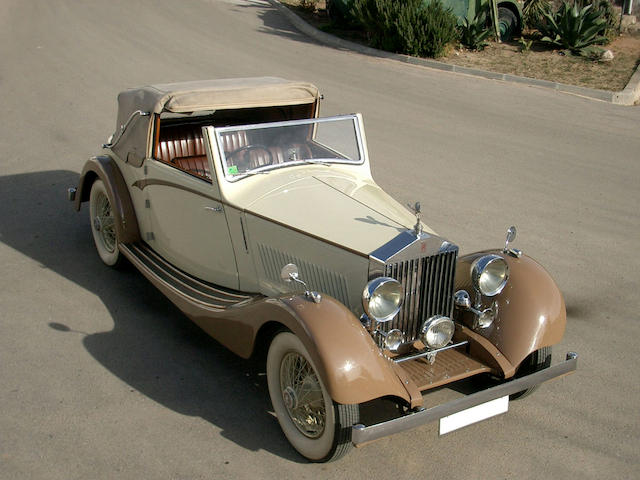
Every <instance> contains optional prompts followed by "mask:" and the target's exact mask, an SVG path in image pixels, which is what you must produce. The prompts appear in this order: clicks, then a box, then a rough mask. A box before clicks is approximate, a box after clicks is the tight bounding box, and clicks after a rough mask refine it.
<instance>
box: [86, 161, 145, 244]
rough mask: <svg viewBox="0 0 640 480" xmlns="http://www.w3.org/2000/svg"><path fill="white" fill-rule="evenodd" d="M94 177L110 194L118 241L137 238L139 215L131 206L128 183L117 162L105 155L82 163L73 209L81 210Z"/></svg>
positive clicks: (133, 240) (135, 240) (131, 241)
mask: <svg viewBox="0 0 640 480" xmlns="http://www.w3.org/2000/svg"><path fill="white" fill-rule="evenodd" d="M96 178H99V179H100V180H102V182H103V183H104V186H105V188H106V189H107V192H108V194H109V199H110V200H111V203H112V208H113V215H114V217H115V220H116V232H117V234H118V241H119V242H120V243H123V244H127V243H133V242H137V241H139V240H140V230H139V229H138V219H137V217H136V212H135V210H134V209H133V203H132V202H131V196H130V195H129V190H128V189H127V184H126V183H125V181H124V177H123V176H122V173H121V172H120V169H119V168H118V166H117V165H116V162H115V161H114V160H113V158H111V157H110V156H108V155H100V156H96V157H91V158H90V159H89V160H87V162H86V163H85V165H84V168H83V169H82V173H81V174H80V180H79V182H78V191H77V193H76V199H75V208H76V210H78V211H79V210H80V206H81V204H82V202H87V201H88V200H89V194H90V193H91V185H92V184H93V182H94V181H95V180H96Z"/></svg>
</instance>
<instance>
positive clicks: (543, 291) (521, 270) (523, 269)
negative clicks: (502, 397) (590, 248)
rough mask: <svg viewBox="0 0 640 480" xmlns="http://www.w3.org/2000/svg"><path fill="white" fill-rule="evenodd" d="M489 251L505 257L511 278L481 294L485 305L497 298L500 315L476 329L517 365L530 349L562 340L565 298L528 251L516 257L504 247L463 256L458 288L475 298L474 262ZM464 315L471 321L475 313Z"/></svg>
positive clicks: (458, 268)
mask: <svg viewBox="0 0 640 480" xmlns="http://www.w3.org/2000/svg"><path fill="white" fill-rule="evenodd" d="M487 254H495V255H499V256H501V257H502V258H504V259H505V261H506V262H507V264H508V265H509V281H508V282H507V285H506V286H505V288H504V289H503V290H502V292H501V293H500V294H498V295H496V296H495V297H492V298H488V297H482V299H483V303H482V308H487V307H489V306H490V305H491V303H492V302H493V301H494V300H495V301H496V302H497V304H498V317H497V318H496V320H495V321H494V322H493V324H492V325H491V326H489V327H488V328H486V329H477V330H476V332H477V333H478V334H480V335H481V336H482V337H484V338H486V339H488V340H489V341H490V342H491V343H492V344H493V345H495V347H496V348H497V349H498V351H499V353H501V354H502V355H504V357H505V358H506V359H507V360H508V362H509V363H510V364H511V365H513V366H515V367H516V368H517V366H518V365H519V364H520V363H521V362H522V361H523V360H524V359H525V358H526V357H527V356H528V355H529V354H530V353H532V352H534V351H536V350H538V349H540V348H542V347H548V346H551V345H554V344H556V343H558V342H560V340H562V336H563V335H564V330H565V326H566V323H567V315H566V309H565V304H564V298H563V297H562V293H560V290H559V289H558V287H557V285H556V283H555V282H554V281H553V279H552V278H551V275H549V273H547V271H546V270H545V269H544V268H543V267H542V266H541V265H540V264H539V263H537V262H536V261H535V260H533V259H532V258H531V257H528V256H526V255H522V256H521V257H520V258H515V257H512V256H511V255H508V254H505V253H503V252H502V251H501V250H488V251H484V252H477V253H472V254H469V255H465V256H463V257H460V259H459V260H458V265H457V269H456V290H459V289H464V290H466V291H467V292H469V295H471V298H472V300H473V299H474V298H475V291H474V289H473V286H472V284H471V275H470V270H471V264H472V263H473V261H474V260H475V259H477V258H479V257H481V256H483V255H487ZM462 318H463V320H464V321H465V322H464V323H465V324H467V325H469V323H468V321H470V320H471V319H472V318H473V317H472V314H470V313H468V312H467V313H464V314H463V317H462ZM503 373H504V374H505V376H507V377H508V376H511V375H512V372H508V371H507V372H503Z"/></svg>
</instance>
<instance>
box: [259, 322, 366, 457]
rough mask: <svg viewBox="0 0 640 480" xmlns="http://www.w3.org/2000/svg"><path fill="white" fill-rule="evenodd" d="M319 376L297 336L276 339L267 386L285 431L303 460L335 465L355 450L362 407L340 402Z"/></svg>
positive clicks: (269, 359) (276, 337) (281, 336)
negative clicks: (355, 428) (353, 432)
mask: <svg viewBox="0 0 640 480" xmlns="http://www.w3.org/2000/svg"><path fill="white" fill-rule="evenodd" d="M316 372H317V369H316V368H315V366H314V364H313V362H312V360H311V357H310V355H309V353H308V352H307V349H306V348H305V347H304V345H303V344H302V342H301V341H300V339H299V338H298V337H296V336H295V335H294V334H293V333H291V332H281V333H279V334H278V335H276V336H275V338H274V339H273V341H272V342H271V345H270V346H269V353H268V354H267V383H268V385H269V395H270V396H271V403H272V405H273V409H274V411H275V412H276V416H277V417H278V422H279V423H280V427H281V428H282V431H283V432H284V434H285V436H286V437H287V440H289V443H291V445H292V446H293V448H295V449H296V450H297V451H298V453H300V454H301V455H302V456H304V457H306V458H307V459H309V460H311V461H313V462H329V461H332V460H336V459H338V458H340V457H342V456H343V455H345V454H346V453H347V452H348V451H349V450H350V449H351V446H352V444H351V427H352V426H353V425H354V424H356V423H358V421H359V408H358V405H341V404H338V403H335V402H334V401H333V400H332V399H331V397H330V396H329V393H328V392H327V389H326V388H325V386H324V384H323V383H322V380H321V379H320V377H319V376H318V374H317V373H316Z"/></svg>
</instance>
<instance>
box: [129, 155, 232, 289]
mask: <svg viewBox="0 0 640 480" xmlns="http://www.w3.org/2000/svg"><path fill="white" fill-rule="evenodd" d="M208 161H209V162H210V159H208ZM210 167H211V164H210V163H209V168H210ZM210 171H213V169H211V168H210ZM141 185H142V186H143V192H144V193H145V210H146V213H147V219H148V225H149V229H150V231H149V232H144V233H142V235H143V237H144V238H145V240H146V241H147V243H148V244H149V245H150V246H151V247H152V248H153V249H154V250H155V251H156V252H157V253H159V254H160V255H162V256H163V257H164V258H165V259H167V260H168V261H169V262H171V263H172V264H173V265H175V266H176V267H178V268H179V269H181V270H183V271H185V272H187V273H189V274H191V275H193V276H195V277H197V278H199V279H202V280H205V281H207V282H211V283H214V284H217V285H221V286H225V287H228V288H234V289H237V288H238V270H237V266H236V259H235V255H234V252H233V246H232V243H231V237H230V235H229V229H228V227H227V220H226V215H225V207H224V205H223V203H222V202H221V201H220V193H219V190H218V188H217V185H216V183H215V181H212V180H211V179H206V178H202V177H200V176H196V175H193V174H191V173H188V172H187V171H184V170H182V169H179V168H176V167H175V166H173V165H171V164H169V163H166V162H163V161H161V160H157V159H154V158H150V159H147V160H146V161H145V169H144V180H143V182H141Z"/></svg>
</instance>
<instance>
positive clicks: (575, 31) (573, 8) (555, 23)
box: [539, 0, 607, 54]
mask: <svg viewBox="0 0 640 480" xmlns="http://www.w3.org/2000/svg"><path fill="white" fill-rule="evenodd" d="M592 7H593V5H587V6H586V7H582V8H581V7H580V5H579V4H578V2H576V3H574V4H573V5H571V4H569V3H568V2H567V1H566V0H565V1H564V2H563V4H562V6H561V7H560V8H559V9H558V11H557V12H555V13H545V14H544V18H545V20H546V21H545V22H544V23H543V24H541V25H540V27H539V30H540V32H541V33H542V35H544V36H543V38H542V41H543V42H548V43H551V44H553V45H556V46H558V47H561V48H566V49H567V50H570V51H571V52H572V53H575V54H581V53H582V52H583V51H585V49H586V48H587V47H589V46H591V45H595V44H601V43H605V42H606V41H607V39H606V37H604V36H602V35H601V33H602V31H603V30H604V27H605V23H606V22H605V20H604V18H602V15H601V13H600V12H599V11H595V10H592Z"/></svg>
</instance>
